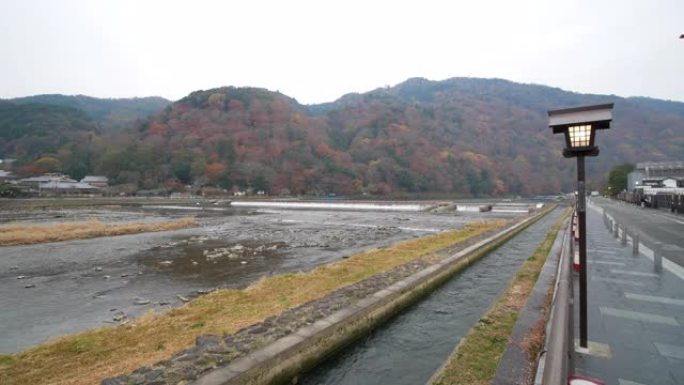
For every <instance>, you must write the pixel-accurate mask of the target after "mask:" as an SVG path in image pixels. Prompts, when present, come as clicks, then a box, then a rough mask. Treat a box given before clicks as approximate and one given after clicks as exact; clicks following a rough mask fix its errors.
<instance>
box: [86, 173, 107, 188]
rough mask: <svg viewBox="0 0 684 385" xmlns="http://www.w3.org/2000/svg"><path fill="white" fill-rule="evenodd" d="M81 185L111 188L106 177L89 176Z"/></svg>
mask: <svg viewBox="0 0 684 385" xmlns="http://www.w3.org/2000/svg"><path fill="white" fill-rule="evenodd" d="M81 183H87V184H89V185H91V186H95V187H100V188H105V187H108V186H109V179H108V178H107V177H106V176H97V175H87V176H86V177H85V178H83V179H81Z"/></svg>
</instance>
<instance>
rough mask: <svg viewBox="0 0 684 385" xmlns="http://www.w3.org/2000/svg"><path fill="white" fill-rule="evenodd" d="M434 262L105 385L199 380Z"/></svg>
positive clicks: (198, 345) (210, 338) (401, 269)
mask: <svg viewBox="0 0 684 385" xmlns="http://www.w3.org/2000/svg"><path fill="white" fill-rule="evenodd" d="M496 231H500V229H495V230H492V231H489V232H487V233H484V234H480V235H479V236H477V237H473V238H471V239H469V240H468V241H466V242H463V243H461V244H459V245H458V246H456V247H453V248H451V249H449V250H448V253H454V252H456V251H458V250H461V249H463V248H465V247H467V246H469V245H471V244H473V243H475V242H477V241H479V240H481V239H483V238H486V237H487V236H489V235H491V234H493V233H494V232H496ZM432 263H434V261H433V262H428V261H425V260H416V261H413V262H409V263H406V264H403V265H401V266H397V267H395V268H393V269H391V270H389V271H386V272H384V273H382V274H378V275H375V276H373V277H371V278H368V279H365V280H363V281H360V282H357V283H356V284H353V285H350V286H347V287H343V288H341V289H338V290H335V291H334V292H332V293H330V294H329V295H327V296H325V297H323V298H321V299H319V300H316V301H311V302H308V303H306V304H303V305H301V306H298V307H295V308H292V309H288V310H286V311H284V312H282V313H281V314H279V315H277V316H272V317H269V318H267V319H265V320H264V321H263V322H259V323H256V324H254V325H250V326H249V327H246V328H243V329H241V330H239V331H237V332H236V333H234V334H231V335H224V336H217V335H204V336H200V337H197V339H196V341H195V346H193V347H190V348H188V349H185V350H183V351H181V352H178V353H176V354H174V355H173V356H172V357H170V358H169V359H167V360H163V361H160V362H158V363H156V364H154V365H152V366H149V367H142V368H139V369H137V370H135V371H134V372H132V373H130V374H128V375H120V376H117V377H114V378H109V379H106V380H104V381H103V382H102V385H125V384H140V385H145V384H178V383H187V382H189V381H192V380H195V379H197V378H198V376H199V375H201V374H202V373H204V372H206V371H209V370H211V369H214V368H217V367H220V366H224V365H227V364H229V363H230V362H231V361H233V360H235V359H238V358H240V357H243V356H245V355H247V354H249V353H251V352H253V351H255V350H257V349H259V348H261V347H263V346H266V345H268V344H270V343H272V342H274V341H276V340H277V339H279V338H282V337H284V336H286V335H288V334H291V333H293V332H295V331H296V330H298V329H300V328H302V327H305V326H307V325H311V324H313V323H314V322H316V321H318V320H320V319H323V318H325V317H327V316H329V315H331V314H333V313H335V312H336V311H338V310H340V309H343V308H345V307H347V306H349V305H351V304H353V303H355V302H357V301H359V300H361V299H364V298H366V297H368V296H369V295H372V294H373V293H375V292H378V291H380V290H382V289H384V288H387V287H389V286H391V285H392V284H394V283H396V282H398V281H400V280H401V279H403V278H406V277H408V276H410V275H412V274H414V273H417V272H419V271H421V270H423V269H425V268H426V267H428V266H430V265H431V264H432Z"/></svg>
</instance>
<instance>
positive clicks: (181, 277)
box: [0, 207, 511, 353]
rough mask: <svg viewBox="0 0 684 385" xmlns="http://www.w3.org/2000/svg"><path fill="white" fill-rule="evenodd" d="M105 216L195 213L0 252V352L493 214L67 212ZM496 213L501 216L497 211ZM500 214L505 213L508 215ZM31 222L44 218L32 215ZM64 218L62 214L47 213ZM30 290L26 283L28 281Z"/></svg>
mask: <svg viewBox="0 0 684 385" xmlns="http://www.w3.org/2000/svg"><path fill="white" fill-rule="evenodd" d="M61 213H62V214H60V215H62V217H61V218H66V219H74V218H75V219H79V218H81V217H84V216H89V217H102V218H108V219H109V220H111V221H119V220H121V221H126V220H131V221H132V220H135V221H139V220H140V219H141V218H143V220H159V218H167V219H168V218H170V217H178V216H190V215H198V216H199V221H200V223H201V227H198V228H191V229H184V230H179V231H170V232H161V233H146V234H136V235H126V236H118V237H102V238H94V239H88V240H77V241H65V242H55V243H47V244H40V245H28V246H13V247H1V248H0V309H2V311H1V312H0V353H11V352H16V351H19V350H23V349H26V348H28V347H31V346H33V345H36V344H39V343H41V342H44V341H46V340H49V339H51V338H55V337H58V336H60V335H64V334H70V333H74V332H78V331H82V330H85V329H88V328H93V327H99V326H105V325H109V324H113V323H115V322H116V321H115V318H116V319H119V318H120V317H121V315H122V314H125V315H126V317H127V318H128V319H130V318H132V317H136V316H139V315H141V314H143V313H144V312H147V311H164V310H166V309H169V308H170V307H173V306H177V305H179V304H181V303H182V302H181V298H180V297H179V296H182V297H183V298H191V297H193V296H196V295H199V294H200V292H202V291H204V290H206V289H210V288H214V287H244V286H247V285H248V284H249V283H251V282H253V281H255V280H257V279H258V278H260V277H262V276H265V275H269V274H276V273H281V272H290V271H299V270H303V271H306V270H310V269H312V268H313V267H315V266H318V265H321V264H324V263H328V262H330V261H334V260H337V259H340V258H343V257H344V256H347V255H351V254H354V253H357V252H359V251H362V250H367V249H369V248H374V247H381V246H387V245H390V244H392V243H394V242H397V241H399V240H403V239H409V238H413V237H418V236H422V235H426V234H430V233H433V232H436V231H441V230H445V229H453V228H459V227H461V226H464V225H465V224H467V223H470V222H472V221H478V220H482V219H489V218H496V217H497V216H496V215H494V214H492V213H484V214H480V213H468V214H458V215H456V214H455V213H453V212H452V213H448V214H431V213H424V212H418V213H405V212H372V211H357V212H351V211H349V212H348V211H335V212H333V211H302V210H300V211H296V210H237V211H236V210H232V209H227V210H222V211H214V212H211V213H209V214H207V213H206V212H193V211H188V210H178V211H176V210H173V208H168V207H167V208H164V209H163V210H162V209H159V208H156V209H154V210H144V209H143V210H142V211H139V212H135V213H121V212H117V211H113V212H110V213H108V212H107V211H102V210H100V211H98V212H97V213H95V214H93V212H92V210H89V211H88V210H66V211H61ZM502 215H503V214H502ZM507 217H511V215H510V214H508V215H507ZM34 220H37V221H40V222H45V218H41V217H40V216H37V217H36V218H34ZM55 220H56V221H57V220H62V219H60V218H58V219H55ZM27 286H28V287H27Z"/></svg>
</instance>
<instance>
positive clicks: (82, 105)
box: [9, 94, 171, 130]
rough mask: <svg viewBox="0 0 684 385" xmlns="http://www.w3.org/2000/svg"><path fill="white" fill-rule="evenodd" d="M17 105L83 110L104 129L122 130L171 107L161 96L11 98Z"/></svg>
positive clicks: (40, 96)
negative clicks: (41, 105)
mask: <svg viewBox="0 0 684 385" xmlns="http://www.w3.org/2000/svg"><path fill="white" fill-rule="evenodd" d="M9 101H11V102H14V103H16V104H36V103H38V104H48V105H54V106H62V107H72V108H75V109H78V110H81V111H83V112H84V113H85V114H86V115H88V116H89V117H90V118H92V119H93V120H94V121H95V122H97V123H98V126H99V128H100V129H103V130H118V129H121V128H124V127H127V126H129V125H130V124H131V123H132V122H134V121H136V120H138V119H145V118H147V117H148V116H149V115H152V114H156V113H158V112H160V111H161V110H162V109H164V108H165V107H166V106H168V105H169V104H171V102H170V101H169V100H166V99H164V98H160V97H156V96H155V97H146V98H128V99H102V98H93V97H90V96H85V95H75V96H72V95H60V94H50V95H35V96H28V97H23V98H15V99H10V100H9Z"/></svg>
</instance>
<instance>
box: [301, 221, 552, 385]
mask: <svg viewBox="0 0 684 385" xmlns="http://www.w3.org/2000/svg"><path fill="white" fill-rule="evenodd" d="M559 215H560V210H559V209H557V210H555V211H554V212H552V213H551V214H549V215H547V216H546V217H545V218H542V219H541V220H540V221H539V222H537V223H535V224H533V225H532V226H530V227H529V228H528V229H527V230H525V231H524V232H522V233H520V234H518V235H517V236H516V237H514V238H513V239H511V240H510V241H508V242H507V243H505V244H504V245H502V246H501V247H500V248H498V249H497V250H495V251H493V252H492V253H490V254H489V255H487V256H486V257H484V258H483V259H482V260H480V261H479V262H477V263H475V264H474V265H473V266H470V267H469V268H467V269H466V270H465V271H463V272H462V273H460V274H458V275H457V276H455V277H454V278H453V279H451V280H450V281H449V282H447V283H446V284H445V285H443V286H441V287H440V288H439V289H438V290H436V291H435V292H433V293H432V294H431V295H430V296H428V297H427V298H426V299H425V300H423V301H421V302H419V303H418V304H416V305H414V306H412V307H411V308H409V309H408V310H407V311H405V312H403V313H402V314H400V315H399V316H397V317H395V318H394V319H392V320H390V321H389V322H388V323H387V324H385V325H384V326H382V327H380V328H379V329H377V330H376V331H374V332H373V333H372V334H370V335H368V336H367V337H366V338H364V339H363V340H362V341H360V342H358V343H356V344H354V345H353V346H351V347H349V348H347V349H345V350H344V351H342V352H341V353H340V354H338V355H337V356H335V357H333V358H332V359H330V360H328V361H327V362H325V363H324V364H322V365H320V366H319V367H318V368H316V369H314V370H313V371H312V372H311V373H308V374H307V375H305V376H303V378H301V379H300V382H299V383H300V384H305V385H313V384H319V385H321V384H326V385H332V384H335V385H357V384H392V385H402V384H406V385H416V384H425V383H426V382H427V381H428V380H429V379H430V377H431V376H432V374H433V373H434V372H435V371H436V370H437V369H438V368H439V367H440V365H441V364H442V363H443V362H444V361H445V360H446V359H447V357H448V356H449V354H450V353H451V352H452V350H453V349H454V347H455V346H456V345H457V344H458V341H459V340H460V339H461V338H462V337H463V336H465V334H466V333H467V332H468V330H470V329H471V328H472V327H473V326H474V325H475V324H476V323H477V321H478V320H479V319H480V317H482V316H483V315H484V313H485V312H486V311H487V309H488V308H489V307H490V306H491V304H492V303H493V302H494V301H495V300H496V298H497V297H498V296H499V295H500V293H501V292H502V291H503V290H504V289H505V288H506V287H507V285H508V283H509V281H510V279H511V278H512V277H513V276H514V275H515V272H516V271H517V269H518V268H519V267H520V265H521V264H522V263H523V262H524V261H525V259H527V258H528V257H529V256H530V255H531V254H532V252H533V251H534V249H535V248H536V247H537V245H538V244H539V243H540V242H541V241H542V240H543V239H544V237H545V236H546V234H547V233H548V231H549V228H550V227H551V225H552V224H553V223H554V222H555V221H556V220H557V219H558V217H559Z"/></svg>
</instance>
